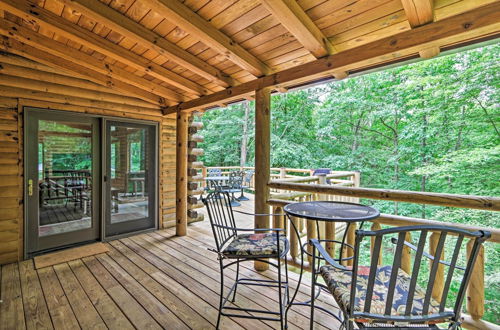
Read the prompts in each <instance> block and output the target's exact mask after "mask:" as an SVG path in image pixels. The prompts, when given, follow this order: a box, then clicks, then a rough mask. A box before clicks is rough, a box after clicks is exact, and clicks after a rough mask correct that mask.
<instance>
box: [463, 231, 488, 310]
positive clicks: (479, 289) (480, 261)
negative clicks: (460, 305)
mask: <svg viewBox="0 0 500 330" xmlns="http://www.w3.org/2000/svg"><path fill="white" fill-rule="evenodd" d="M473 245H474V240H473V239H471V240H469V242H468V243H467V259H469V257H470V253H471V251H472V246H473ZM467 312H468V313H469V314H470V316H471V317H472V318H473V319H474V320H479V319H481V318H482V317H483V315H484V245H483V246H481V247H480V248H479V253H478V254H477V258H476V263H475V265H474V269H473V270H472V274H471V277H470V282H469V286H468V288H467Z"/></svg>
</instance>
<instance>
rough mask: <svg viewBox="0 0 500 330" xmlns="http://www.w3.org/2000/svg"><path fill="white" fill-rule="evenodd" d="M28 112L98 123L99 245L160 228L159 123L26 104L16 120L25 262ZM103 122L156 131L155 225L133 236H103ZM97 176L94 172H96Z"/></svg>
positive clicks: (25, 256)
mask: <svg viewBox="0 0 500 330" xmlns="http://www.w3.org/2000/svg"><path fill="white" fill-rule="evenodd" d="M29 112H35V113H49V114H59V115H61V116H62V117H66V116H69V117H70V118H75V117H76V118H78V117H79V118H89V119H90V120H97V121H98V125H97V126H98V127H97V134H98V138H99V140H100V145H99V148H98V150H95V151H97V152H98V162H95V163H93V164H95V165H97V166H96V170H97V171H98V172H99V173H98V175H97V178H98V180H99V191H98V194H97V196H95V197H96V198H97V199H96V200H97V204H96V211H97V212H96V213H97V215H98V217H96V221H97V226H96V228H97V230H98V237H97V241H102V242H106V241H111V240H114V239H119V238H122V237H128V236H132V235H137V234H140V233H146V232H151V231H154V230H157V229H158V226H159V223H160V219H159V218H158V217H159V214H160V213H159V208H160V193H159V191H160V185H161V183H160V157H159V156H160V153H159V151H160V143H161V141H160V139H159V136H160V132H159V131H160V122H159V121H153V120H140V119H130V118H124V117H116V116H106V115H98V114H88V113H81V112H75V111H71V110H63V108H61V109H47V108H39V107H34V106H29V105H24V106H23V109H22V113H23V118H22V119H19V120H22V122H23V131H22V133H23V138H22V142H23V153H22V154H23V171H22V173H23V190H24V191H23V248H24V249H23V250H24V251H23V257H24V259H27V258H28V257H29V255H30V254H31V255H32V254H33V253H32V252H28V239H30V235H29V223H28V220H29V219H28V207H29V203H28V202H27V201H28V197H29V196H28V179H27V174H28V165H27V161H26V160H28V148H27V146H28V144H27V140H28V134H26V132H27V127H28V117H29V116H28V113H29ZM62 117H59V118H62ZM105 121H116V122H123V123H137V124H146V125H151V126H154V128H155V136H154V140H155V144H156V148H155V149H154V153H155V166H156V170H155V173H154V177H155V182H156V184H155V189H154V191H153V192H152V193H154V196H151V197H152V198H154V201H155V206H156V207H155V208H154V210H152V211H153V212H154V215H153V217H154V226H153V227H152V228H149V229H144V230H139V231H136V232H132V233H126V234H121V235H116V236H111V237H106V233H105V229H106V228H105V226H106V223H105V205H104V203H105V194H104V191H103V183H104V171H103V169H105V167H104V166H105V158H106V157H105V155H104V148H103V146H104V143H106V141H105V132H104V129H105V127H104V122H105ZM96 174H97V173H96ZM93 199H94V196H93ZM82 243H85V242H82ZM54 249H57V248H54Z"/></svg>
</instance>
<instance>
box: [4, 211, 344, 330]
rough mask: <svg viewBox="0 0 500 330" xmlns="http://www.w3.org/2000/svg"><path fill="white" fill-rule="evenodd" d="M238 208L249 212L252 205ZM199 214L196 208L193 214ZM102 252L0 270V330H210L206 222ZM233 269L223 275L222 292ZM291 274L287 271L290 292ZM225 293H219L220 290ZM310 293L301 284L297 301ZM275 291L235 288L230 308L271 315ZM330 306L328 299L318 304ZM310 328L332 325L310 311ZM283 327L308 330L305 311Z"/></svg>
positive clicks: (215, 284) (251, 324)
mask: <svg viewBox="0 0 500 330" xmlns="http://www.w3.org/2000/svg"><path fill="white" fill-rule="evenodd" d="M237 209H238V210H242V211H246V212H251V211H252V209H253V201H248V202H245V203H243V205H242V206H241V207H238V208H237ZM201 211H202V212H203V211H204V210H203V209H201ZM236 217H237V221H238V226H242V227H247V228H250V227H251V226H252V224H253V218H252V217H251V216H246V215H241V214H236ZM105 244H106V245H107V246H108V247H109V252H106V253H102V254H98V255H95V256H90V257H84V258H80V259H76V260H72V261H68V262H63V263H60V264H57V265H54V266H49V267H45V268H41V269H38V270H35V268H34V265H33V260H27V261H23V262H20V263H13V264H9V265H4V266H2V267H1V271H0V283H1V286H0V297H1V300H2V303H0V311H1V313H0V329H16V328H17V329H33V328H42V329H53V328H55V329H62V328H68V329H78V328H95V329H99V328H103V329H104V328H108V329H119V330H127V329H134V328H135V329H161V328H168V329H189V328H191V329H213V328H214V327H215V324H216V322H217V314H218V313H217V311H218V306H219V281H220V275H219V263H218V261H217V255H216V254H215V253H213V252H211V251H209V250H207V248H212V247H213V246H214V240H213V237H212V232H211V228H210V223H209V221H208V217H207V218H206V220H205V221H202V222H197V223H194V224H191V225H190V226H189V228H188V235H187V236H184V237H177V236H175V230H174V229H166V230H159V231H155V232H151V233H146V234H140V235H135V236H131V237H128V238H122V239H119V240H116V241H112V242H109V243H105ZM235 273H236V272H235V269H234V268H229V269H227V272H226V273H225V278H224V286H225V289H226V290H228V288H229V287H230V286H231V285H232V280H233V278H234V275H235ZM241 274H242V276H246V277H251V278H261V279H270V278H272V279H275V278H276V277H277V271H276V270H275V269H273V268H271V269H269V270H267V271H265V272H256V271H254V269H253V264H252V262H249V263H243V264H242V267H241ZM297 279H298V275H297V274H295V273H290V283H291V286H292V288H295V286H296V284H297ZM226 292H227V291H226ZM309 293H310V286H309V279H308V278H307V279H305V281H304V282H303V285H302V286H301V288H300V290H299V293H298V296H297V299H299V300H305V299H307V298H308V296H309ZM277 300H278V294H277V290H276V289H275V288H266V289H265V290H262V291H260V290H259V291H257V290H254V289H250V288H248V287H240V288H238V294H237V296H236V303H235V305H236V306H240V307H243V306H244V307H250V308H259V309H262V308H264V309H274V310H275V309H277V306H278V303H277ZM319 301H321V302H322V303H323V304H324V305H325V306H327V307H328V308H332V309H334V308H336V305H335V302H334V301H333V299H332V298H331V297H327V295H325V296H323V295H322V296H321V297H320V298H319ZM315 321H316V323H315V329H325V328H329V329H332V328H333V329H335V328H338V327H339V323H338V322H337V321H336V320H334V319H333V318H331V317H329V316H327V315H326V314H324V313H323V312H316V317H315ZM288 322H289V328H290V329H306V328H309V309H308V308H298V307H295V308H293V309H291V310H290V312H289V317H288ZM278 326H279V324H278V323H277V322H269V321H260V320H252V319H244V318H229V317H222V319H221V326H220V328H221V329H259V330H264V329H269V328H274V329H275V328H277V327H278Z"/></svg>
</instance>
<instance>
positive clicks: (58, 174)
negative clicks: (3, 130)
mask: <svg viewBox="0 0 500 330" xmlns="http://www.w3.org/2000/svg"><path fill="white" fill-rule="evenodd" d="M25 114H26V117H25V118H26V120H25V130H24V132H25V158H24V160H25V195H26V231H25V232H26V240H25V241H26V254H27V255H33V254H37V253H42V252H45V251H49V250H53V249H58V248H63V247H67V246H71V245H76V244H81V243H85V242H91V241H97V240H102V239H106V238H111V237H114V236H118V235H124V234H129V233H133V232H137V231H142V230H146V229H154V228H155V227H156V223H157V221H156V217H157V216H158V212H157V192H156V191H157V177H158V175H157V143H156V140H157V133H156V130H157V126H156V125H154V124H147V123H143V122H119V121H112V120H108V119H106V118H98V117H92V116H88V115H83V114H76V113H69V112H60V111H47V110H39V109H25Z"/></svg>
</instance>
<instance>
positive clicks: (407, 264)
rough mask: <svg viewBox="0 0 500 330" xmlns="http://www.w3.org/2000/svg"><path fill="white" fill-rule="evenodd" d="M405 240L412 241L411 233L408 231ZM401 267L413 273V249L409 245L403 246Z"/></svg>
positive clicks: (408, 272)
mask: <svg viewBox="0 0 500 330" xmlns="http://www.w3.org/2000/svg"><path fill="white" fill-rule="evenodd" d="M405 241H407V242H409V243H411V233H410V232H407V233H406V236H405ZM401 269H402V270H404V271H405V272H406V274H410V273H411V249H410V248H409V247H408V246H406V245H405V246H403V253H402V255H401Z"/></svg>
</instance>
